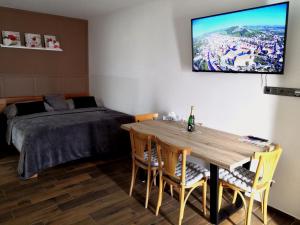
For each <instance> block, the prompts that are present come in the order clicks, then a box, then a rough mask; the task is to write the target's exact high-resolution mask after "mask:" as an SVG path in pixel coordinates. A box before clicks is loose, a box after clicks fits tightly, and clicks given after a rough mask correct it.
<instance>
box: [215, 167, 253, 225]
mask: <svg viewBox="0 0 300 225" xmlns="http://www.w3.org/2000/svg"><path fill="white" fill-rule="evenodd" d="M243 167H245V168H246V169H250V162H249V163H246V164H244V165H243ZM209 183H210V222H211V223H212V224H219V222H221V221H223V220H224V219H226V218H228V217H229V216H230V215H232V214H233V213H235V212H236V211H238V210H239V209H240V208H242V207H243V201H242V199H241V197H240V196H239V195H238V196H237V199H236V202H235V205H230V206H228V207H225V208H222V209H221V210H220V211H219V212H218V205H219V190H218V189H219V167H218V166H216V165H214V164H210V181H209Z"/></svg>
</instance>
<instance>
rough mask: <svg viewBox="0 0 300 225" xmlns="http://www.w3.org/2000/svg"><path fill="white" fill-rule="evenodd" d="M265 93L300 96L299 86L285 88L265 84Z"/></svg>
mask: <svg viewBox="0 0 300 225" xmlns="http://www.w3.org/2000/svg"><path fill="white" fill-rule="evenodd" d="M264 93H265V94H269V95H281V96H293V97H300V89H299V88H283V87H269V86H265V88H264Z"/></svg>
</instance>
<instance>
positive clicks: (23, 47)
mask: <svg viewBox="0 0 300 225" xmlns="http://www.w3.org/2000/svg"><path fill="white" fill-rule="evenodd" d="M0 47H1V48H19V49H31V50H42V51H53V52H62V51H63V50H62V49H61V48H31V47H26V46H7V45H3V44H0Z"/></svg>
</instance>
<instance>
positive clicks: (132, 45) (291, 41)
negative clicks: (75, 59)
mask: <svg viewBox="0 0 300 225" xmlns="http://www.w3.org/2000/svg"><path fill="white" fill-rule="evenodd" d="M274 2H275V1H271V0H269V1H268V0H265V1H261V0H248V1H236V0H226V1H220V0H207V1H199V0H186V1H182V0H173V1H172V0H156V1H151V2H150V1H149V2H148V3H141V4H140V5H137V6H134V7H131V8H127V9H123V10H120V11H116V12H114V13H112V14H108V15H105V16H101V17H96V18H91V19H90V20H89V38H90V40H89V45H90V49H89V51H90V56H89V58H90V89H91V90H90V91H91V93H92V94H94V95H95V96H97V97H98V98H101V99H102V100H103V102H104V104H105V105H106V106H107V107H110V108H113V109H117V110H119V111H123V112H127V113H131V114H135V113H145V112H152V111H158V112H168V111H174V112H176V113H178V114H180V115H182V116H185V117H187V116H188V112H189V108H190V106H191V105H195V106H196V118H197V121H201V122H203V123H204V124H205V125H206V126H209V127H213V128H217V129H221V130H225V131H229V132H233V133H237V134H240V135H248V134H253V135H256V136H261V137H266V138H269V139H271V140H273V141H274V142H278V143H280V144H281V145H282V147H283V149H284V153H283V156H282V158H281V160H280V163H279V166H278V169H277V172H276V174H275V180H276V181H277V182H276V184H275V185H274V186H273V188H272V192H271V199H270V204H271V205H272V206H274V207H276V208H278V209H280V210H282V211H284V212H287V213H289V214H291V215H294V216H296V217H298V218H300V197H299V196H300V195H299V190H300V175H299V174H300V172H298V171H300V163H299V159H300V157H299V156H300V132H299V128H300V119H299V118H298V117H297V116H298V115H300V99H298V98H292V97H277V96H271V95H264V94H263V90H262V87H261V77H260V75H257V74H222V73H220V74H218V73H193V72H191V41H190V39H191V37H190V19H191V18H194V17H200V16H206V15H211V14H216V13H221V12H226V11H232V10H238V9H242V8H248V7H253V6H260V5H265V4H271V3H274ZM277 2H278V1H277ZM299 14H300V1H299V0H290V17H289V29H288V45H287V57H286V59H287V63H286V72H285V75H284V76H275V75H269V76H268V85H270V86H286V87H300V72H299V71H300V70H299V63H300V61H299V53H300V43H299V40H300V29H299V27H300V26H299V22H300V17H299Z"/></svg>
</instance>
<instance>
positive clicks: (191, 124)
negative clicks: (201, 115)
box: [187, 106, 195, 132]
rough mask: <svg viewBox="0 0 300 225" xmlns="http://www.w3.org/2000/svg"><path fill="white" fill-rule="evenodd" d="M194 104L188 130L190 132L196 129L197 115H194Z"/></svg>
mask: <svg viewBox="0 0 300 225" xmlns="http://www.w3.org/2000/svg"><path fill="white" fill-rule="evenodd" d="M193 111H194V106H191V113H190V116H189V119H188V126H187V130H188V131H189V132H192V131H194V130H195V116H194V112H193Z"/></svg>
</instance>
